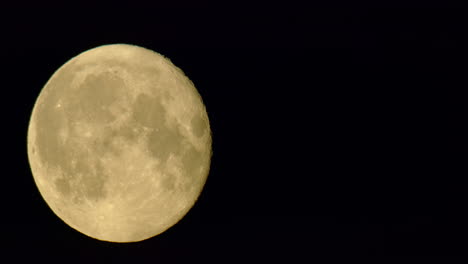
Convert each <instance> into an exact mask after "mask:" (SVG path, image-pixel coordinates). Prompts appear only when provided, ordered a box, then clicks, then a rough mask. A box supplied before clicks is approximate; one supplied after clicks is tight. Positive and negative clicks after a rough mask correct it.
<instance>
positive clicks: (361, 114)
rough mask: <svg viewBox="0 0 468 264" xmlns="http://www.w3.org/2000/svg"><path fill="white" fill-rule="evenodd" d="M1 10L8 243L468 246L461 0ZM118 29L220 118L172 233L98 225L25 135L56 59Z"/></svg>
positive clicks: (257, 251)
mask: <svg viewBox="0 0 468 264" xmlns="http://www.w3.org/2000/svg"><path fill="white" fill-rule="evenodd" d="M0 14H1V16H0V17H1V18H0V40H1V41H0V43H1V44H0V47H1V49H0V50H1V52H0V60H1V61H0V65H1V66H0V67H1V72H2V79H3V85H2V88H3V89H2V91H3V96H5V97H3V98H4V99H3V100H2V101H3V103H2V104H1V106H2V111H1V113H2V117H1V118H2V119H3V121H2V124H4V126H3V129H2V133H3V134H4V136H3V137H2V138H4V142H3V143H2V149H3V154H4V155H3V156H4V159H3V165H4V166H6V168H7V169H6V170H5V169H4V170H3V171H4V173H3V174H4V175H3V178H4V179H6V181H3V185H2V187H3V191H2V201H1V204H2V207H3V209H2V215H1V216H2V217H1V219H2V223H3V222H4V223H3V224H2V231H1V239H2V244H1V245H2V249H1V250H2V251H4V252H6V253H12V256H14V257H15V258H30V257H31V256H33V257H34V258H35V259H38V260H42V259H44V260H46V259H48V260H50V259H54V260H55V257H56V260H57V261H64V260H67V261H73V260H76V261H78V262H83V261H88V262H98V261H99V260H110V261H111V262H126V261H129V260H133V261H135V263H141V262H143V263H181V262H183V261H197V262H198V261H200V262H217V263H225V262H236V263H237V262H239V261H243V262H247V263H250V262H253V261H263V260H264V261H271V260H277V259H280V260H283V261H288V262H289V263H296V262H299V261H300V262H301V263H302V262H304V261H305V262H311V261H314V260H317V259H318V258H321V257H323V256H326V257H331V258H335V257H338V258H348V257H350V256H382V257H392V256H441V255H442V256H455V255H460V254H461V251H462V250H463V244H462V243H461V241H462V238H463V235H464V234H463V232H464V230H463V228H462V227H461V226H462V225H461V224H462V219H463V207H462V205H461V204H463V197H462V191H463V188H464V187H463V184H460V183H459V179H460V178H462V177H463V176H464V175H465V174H464V171H463V168H462V166H463V164H464V163H465V159H466V158H465V156H464V150H463V148H464V144H465V143H464V133H463V129H464V128H463V126H464V124H465V123H466V122H465V120H464V114H463V111H464V109H463V103H464V100H465V99H464V95H463V90H462V89H460V88H461V87H462V86H461V85H460V84H459V82H458V81H459V80H460V77H461V76H462V74H464V72H463V71H464V70H465V69H464V68H463V66H462V62H463V53H462V52H461V49H462V47H463V44H462V41H461V39H460V37H459V36H457V35H460V34H458V33H460V28H461V25H462V24H463V21H462V19H461V15H462V12H461V11H460V10H457V9H444V8H405V9H402V8H375V7H374V8H347V9H339V8H331V7H328V8H324V7H322V8H312V7H307V6H305V5H303V6H298V7H294V6H293V5H292V4H290V5H289V4H283V5H276V6H272V5H266V6H262V5H258V6H233V5H227V4H226V5H224V4H217V5H216V6H214V5H212V4H210V3H208V2H199V3H197V4H191V5H180V6H170V7H166V6H163V7H160V5H158V4H151V5H144V6H137V5H132V4H130V3H128V4H120V3H119V4H116V5H114V6H112V8H111V7H107V6H104V5H102V6H92V7H90V6H71V5H68V4H62V5H56V6H50V7H49V6H47V7H44V6H40V5H38V4H37V5H36V6H26V7H19V6H11V7H8V6H7V8H4V9H1V11H0ZM111 43H128V44H135V45H139V46H142V47H145V48H149V49H151V50H154V51H157V52H159V53H161V54H163V55H164V56H166V57H168V58H170V59H171V61H172V62H173V63H174V64H175V65H177V66H178V67H180V68H181V69H182V70H183V71H184V72H185V74H186V75H187V76H188V77H189V78H190V79H191V80H192V81H193V82H194V84H195V86H196V87H197V89H198V91H199V92H200V94H201V96H202V98H203V100H204V103H205V104H206V107H207V111H208V115H209V118H210V122H211V127H212V133H213V158H212V164H211V171H210V175H209V177H208V181H207V184H206V186H205V189H204V191H203V192H202V194H201V196H200V198H199V200H198V202H197V203H196V205H195V206H194V207H193V209H192V210H191V211H190V212H189V213H188V214H187V215H186V217H185V218H183V220H181V221H180V222H179V223H178V224H176V225H175V226H174V227H172V228H171V229H169V230H168V231H166V232H165V233H163V234H161V235H159V236H157V237H154V238H151V239H148V240H146V241H142V242H139V243H132V244H113V243H108V242H102V241H97V240H94V239H91V238H88V237H87V236H85V235H82V234H81V233H78V232H76V231H75V230H73V229H71V228H70V227H68V226H67V225H66V224H65V223H63V222H62V221H61V220H59V219H58V218H57V217H56V216H55V215H54V214H53V212H52V211H51V210H50V209H49V208H48V206H47V205H46V203H45V202H44V201H43V200H42V198H41V196H40V194H39V192H38V189H37V188H36V186H35V183H34V180H33V178H32V174H31V171H30V167H29V164H28V160H27V152H26V132H27V125H28V121H29V116H30V113H31V111H32V108H33V105H34V102H35V99H36V98H37V96H38V94H39V92H40V90H41V88H42V87H43V86H44V84H45V83H46V82H47V80H48V79H49V78H50V76H51V75H52V74H53V73H54V71H55V70H56V69H58V68H59V67H60V66H61V65H63V63H65V62H66V61H67V60H69V59H70V58H71V57H73V56H76V55H78V54H79V53H81V52H83V51H85V50H88V49H90V48H94V47H96V46H99V45H103V44H111ZM5 80H6V82H5ZM465 111H466V110H465Z"/></svg>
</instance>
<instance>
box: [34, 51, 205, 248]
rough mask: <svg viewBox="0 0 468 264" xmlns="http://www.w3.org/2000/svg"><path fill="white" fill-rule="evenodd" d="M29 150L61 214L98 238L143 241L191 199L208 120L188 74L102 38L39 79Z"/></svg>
mask: <svg viewBox="0 0 468 264" xmlns="http://www.w3.org/2000/svg"><path fill="white" fill-rule="evenodd" d="M28 156H29V162H30V165H31V169H32V173H33V176H34V180H35V182H36V184H37V186H38V189H39V191H40V193H41V195H42V197H43V198H44V200H45V201H46V202H47V204H48V205H49V207H50V208H51V209H52V210H53V212H54V213H55V214H56V215H57V216H59V217H60V218H61V219H62V220H63V221H64V222H65V223H67V224H68V225H69V226H71V227H73V228H74V229H76V230H78V231H80V232H81V233H83V234H86V235H88V236H91V237H93V238H96V239H99V240H106V241H113V242H132V241H141V240H144V239H147V238H150V237H153V236H155V235H158V234H160V233H162V232H164V231H165V230H167V229H168V228H169V227H171V226H173V225H174V224H175V223H177V222H178V221H179V220H180V219H181V218H182V217H183V216H184V215H185V214H186V213H187V212H188V210H190V208H191V207H192V206H193V204H194V203H195V201H196V200H197V198H198V196H199V195H200V192H201V191H202V189H203V186H204V184H205V181H206V179H207V175H208V172H209V166H210V159H211V130H210V126H209V121H208V116H207V113H206V110H205V107H204V105H203V102H202V99H201V97H200V95H199V94H198V92H197V90H196V89H195V87H194V85H193V83H192V82H191V81H190V80H189V79H188V78H187V77H186V76H185V75H184V73H183V72H182V71H181V70H180V69H179V68H177V67H176V66H174V65H173V64H172V63H171V62H170V61H169V60H168V59H166V58H164V57H163V56H161V55H160V54H158V53H156V52H153V51H150V50H148V49H145V48H141V47H137V46H132V45H125V44H116V45H106V46H100V47H97V48H94V49H91V50H88V51H86V52H84V53H81V54H79V55H78V56H77V57H74V58H72V59H71V60H70V61H68V62H67V63H66V64H64V65H63V66H62V67H61V68H59V69H58V70H57V71H56V72H55V73H54V74H53V76H52V77H51V79H50V80H49V81H48V82H47V84H46V85H45V87H44V88H43V89H42V91H41V93H40V95H39V97H38V99H37V101H36V103H35V106H34V109H33V112H32V116H31V119H30V123H29V129H28Z"/></svg>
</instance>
